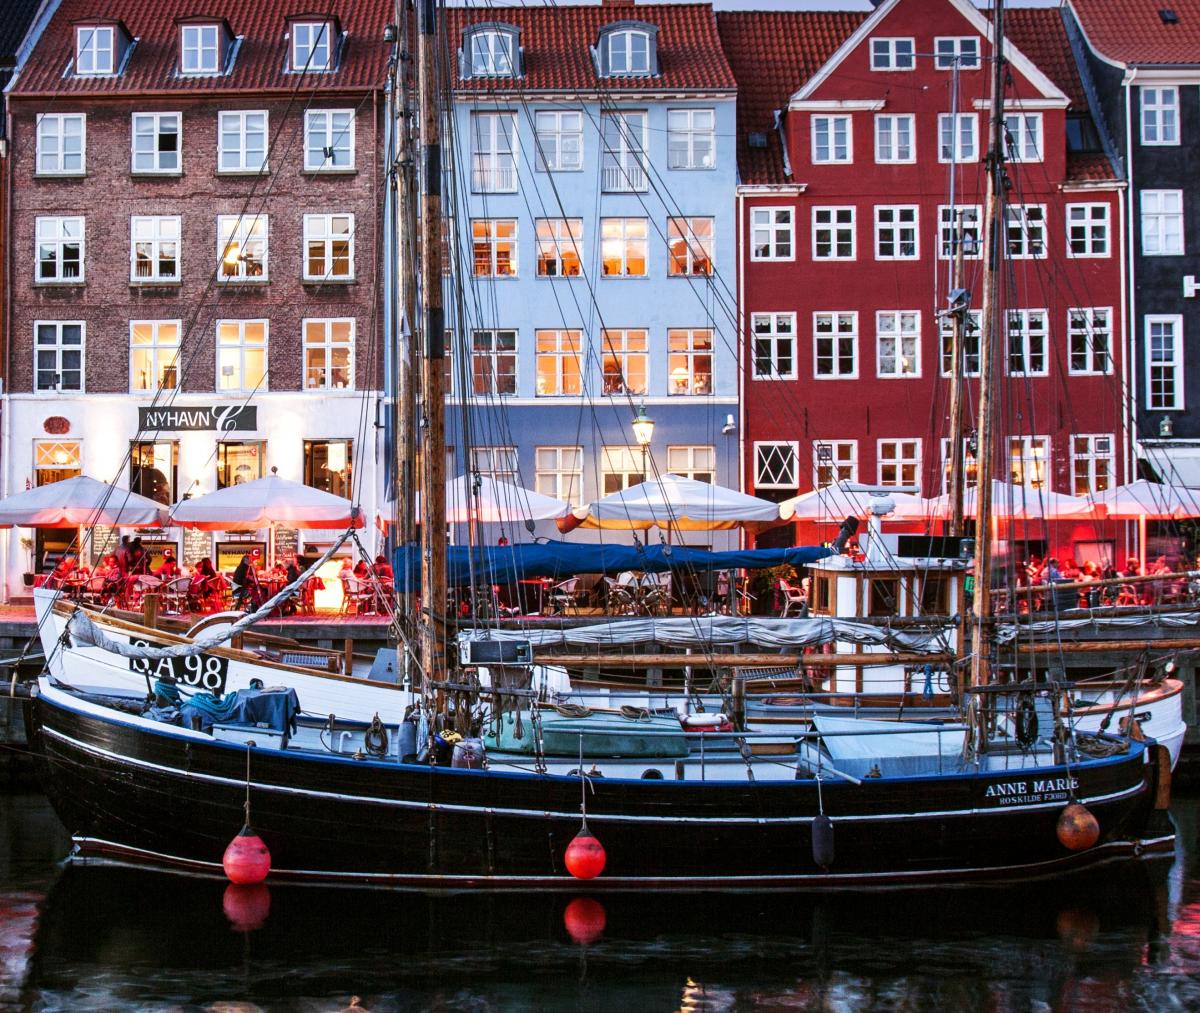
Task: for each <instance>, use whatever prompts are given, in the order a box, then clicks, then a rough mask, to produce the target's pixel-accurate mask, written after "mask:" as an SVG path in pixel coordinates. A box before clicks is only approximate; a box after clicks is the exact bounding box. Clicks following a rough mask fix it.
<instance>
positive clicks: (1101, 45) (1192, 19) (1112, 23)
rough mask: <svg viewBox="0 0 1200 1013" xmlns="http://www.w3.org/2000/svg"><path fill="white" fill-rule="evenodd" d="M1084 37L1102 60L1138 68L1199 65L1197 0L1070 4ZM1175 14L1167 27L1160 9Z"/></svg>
mask: <svg viewBox="0 0 1200 1013" xmlns="http://www.w3.org/2000/svg"><path fill="white" fill-rule="evenodd" d="M1070 6H1071V7H1072V8H1073V9H1074V11H1075V13H1076V16H1077V17H1078V19H1079V23H1080V25H1081V26H1082V27H1083V32H1084V35H1086V36H1087V39H1088V41H1089V42H1090V43H1091V44H1092V47H1093V48H1094V49H1095V50H1096V51H1097V52H1098V53H1100V54H1101V55H1102V56H1106V57H1108V58H1109V59H1110V60H1117V61H1118V62H1120V63H1124V64H1132V65H1135V66H1138V65H1155V64H1172V63H1182V64H1190V65H1193V66H1195V65H1196V64H1198V63H1200V0H1070ZM1163 9H1169V10H1172V11H1174V12H1175V14H1176V15H1177V16H1178V19H1179V20H1178V22H1177V23H1176V24H1166V23H1164V21H1163V19H1162V18H1161V17H1160V16H1159V13H1158V12H1159V11H1160V10H1163Z"/></svg>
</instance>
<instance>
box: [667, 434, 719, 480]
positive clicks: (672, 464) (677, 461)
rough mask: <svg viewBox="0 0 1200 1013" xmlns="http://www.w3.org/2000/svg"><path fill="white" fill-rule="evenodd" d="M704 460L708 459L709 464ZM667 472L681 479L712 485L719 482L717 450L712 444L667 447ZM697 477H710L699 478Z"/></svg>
mask: <svg viewBox="0 0 1200 1013" xmlns="http://www.w3.org/2000/svg"><path fill="white" fill-rule="evenodd" d="M702 458H706V459H707V463H705V461H704V460H701V459H702ZM667 471H668V473H669V474H672V475H678V476H679V477H680V478H690V479H691V480H692V481H693V482H707V483H709V484H710V485H711V484H713V483H715V482H716V480H717V448H716V447H714V446H713V445H712V444H711V443H710V444H703V443H698V444H672V445H670V446H668V447H667ZM697 475H708V476H709V477H708V478H697V477H696V476H697Z"/></svg>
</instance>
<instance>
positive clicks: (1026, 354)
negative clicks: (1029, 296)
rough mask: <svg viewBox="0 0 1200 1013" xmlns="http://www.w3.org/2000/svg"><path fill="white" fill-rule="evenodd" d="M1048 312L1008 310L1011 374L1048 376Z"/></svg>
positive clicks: (1009, 366)
mask: <svg viewBox="0 0 1200 1013" xmlns="http://www.w3.org/2000/svg"><path fill="white" fill-rule="evenodd" d="M1046 340H1047V328H1046V311H1045V310H1009V311H1008V375H1009V376H1045V375H1046V373H1047V368H1048V367H1047V358H1046Z"/></svg>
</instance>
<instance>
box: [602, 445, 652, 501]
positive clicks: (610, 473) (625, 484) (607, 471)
mask: <svg viewBox="0 0 1200 1013" xmlns="http://www.w3.org/2000/svg"><path fill="white" fill-rule="evenodd" d="M646 464H647V459H646V451H645V450H643V449H642V448H641V447H604V448H603V449H602V450H601V452H600V489H601V492H602V493H603V495H605V496H608V495H609V494H611V493H614V492H620V491H621V490H622V489H631V488H632V487H633V486H635V485H637V484H639V483H640V482H643V481H645V478H646V475H645V469H646Z"/></svg>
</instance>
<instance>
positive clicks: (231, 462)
mask: <svg viewBox="0 0 1200 1013" xmlns="http://www.w3.org/2000/svg"><path fill="white" fill-rule="evenodd" d="M266 457H267V445H266V443H265V442H264V441H262V440H244V441H234V440H222V441H221V442H219V443H218V444H217V488H218V489H228V488H229V487H230V486H234V485H242V484H243V483H245V482H253V481H255V480H257V479H260V478H262V477H263V474H264V471H265V469H264V468H263V462H264V461H265V460H266Z"/></svg>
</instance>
